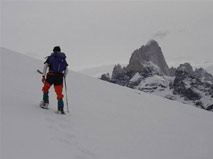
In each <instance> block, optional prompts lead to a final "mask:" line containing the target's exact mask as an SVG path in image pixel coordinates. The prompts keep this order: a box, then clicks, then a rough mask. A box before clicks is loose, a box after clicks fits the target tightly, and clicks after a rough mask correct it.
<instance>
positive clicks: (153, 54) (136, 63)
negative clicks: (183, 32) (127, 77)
mask: <svg viewBox="0 0 213 159" xmlns="http://www.w3.org/2000/svg"><path fill="white" fill-rule="evenodd" d="M147 62H152V63H153V64H155V65H157V66H158V67H159V69H160V71H161V72H162V74H163V75H167V76H170V72H169V67H168V65H167V63H166V60H165V58H164V56H163V53H162V51H161V48H160V46H159V45H158V43H157V41H155V40H150V41H149V42H148V43H147V44H146V45H145V46H144V45H143V46H142V47H141V48H139V49H137V50H135V51H134V52H133V53H132V56H131V58H130V60H129V64H128V66H127V71H130V70H131V71H136V72H141V71H143V70H144V67H145V66H144V64H145V63H147Z"/></svg>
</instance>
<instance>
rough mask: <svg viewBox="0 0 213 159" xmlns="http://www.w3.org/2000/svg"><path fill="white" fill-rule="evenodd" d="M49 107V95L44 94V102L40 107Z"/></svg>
mask: <svg viewBox="0 0 213 159" xmlns="http://www.w3.org/2000/svg"><path fill="white" fill-rule="evenodd" d="M48 106H49V96H48V93H44V94H43V101H41V103H40V107H41V108H43V109H48Z"/></svg>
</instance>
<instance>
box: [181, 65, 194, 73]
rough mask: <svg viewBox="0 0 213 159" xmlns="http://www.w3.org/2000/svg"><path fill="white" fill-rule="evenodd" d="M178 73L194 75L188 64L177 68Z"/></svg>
mask: <svg viewBox="0 0 213 159" xmlns="http://www.w3.org/2000/svg"><path fill="white" fill-rule="evenodd" d="M177 70H178V71H185V72H187V73H189V74H190V75H194V71H193V68H192V66H191V64H190V63H184V64H180V66H179V67H178V68H177Z"/></svg>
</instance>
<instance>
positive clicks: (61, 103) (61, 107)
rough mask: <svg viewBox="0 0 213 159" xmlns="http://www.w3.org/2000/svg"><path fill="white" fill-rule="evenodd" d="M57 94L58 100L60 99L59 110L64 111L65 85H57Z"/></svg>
mask: <svg viewBox="0 0 213 159" xmlns="http://www.w3.org/2000/svg"><path fill="white" fill-rule="evenodd" d="M54 88H55V92H56V94H57V99H58V110H63V108H64V102H63V97H64V95H63V94H62V92H63V85H62V84H61V85H55V86H54Z"/></svg>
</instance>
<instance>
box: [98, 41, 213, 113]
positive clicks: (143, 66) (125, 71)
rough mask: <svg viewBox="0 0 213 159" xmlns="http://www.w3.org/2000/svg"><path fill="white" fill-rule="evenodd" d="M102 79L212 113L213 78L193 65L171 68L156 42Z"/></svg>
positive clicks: (137, 52) (187, 64) (152, 42)
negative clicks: (124, 65)
mask: <svg viewBox="0 0 213 159" xmlns="http://www.w3.org/2000/svg"><path fill="white" fill-rule="evenodd" d="M101 79H102V80H105V81H109V82H111V83H115V84H119V85H122V86H126V87H130V88H133V89H138V90H141V91H144V92H147V93H152V94H156V95H159V96H162V97H165V98H167V99H171V100H177V101H180V102H182V103H187V104H191V105H194V106H196V107H199V108H202V109H206V110H211V111H213V76H212V75H211V74H210V73H208V72H207V71H206V70H205V69H203V68H196V69H193V67H192V66H191V64H190V63H184V64H180V66H179V67H177V68H174V67H173V68H170V69H169V67H168V65H167V63H166V61H165V59H164V56H163V53H162V51H161V48H160V47H159V45H158V43H157V42H156V41H154V40H151V41H149V42H148V43H147V44H146V45H145V46H142V47H141V48H140V49H137V50H136V51H134V52H133V53H132V56H131V58H130V61H129V64H128V65H127V66H126V67H122V66H121V65H119V64H117V65H115V67H114V68H113V71H112V76H111V77H110V76H109V74H103V75H102V77H101Z"/></svg>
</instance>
